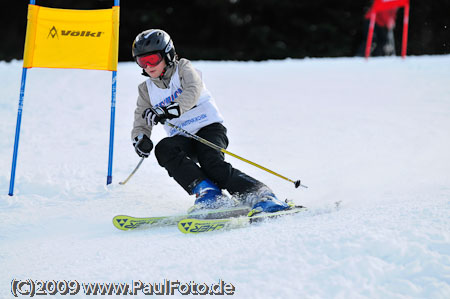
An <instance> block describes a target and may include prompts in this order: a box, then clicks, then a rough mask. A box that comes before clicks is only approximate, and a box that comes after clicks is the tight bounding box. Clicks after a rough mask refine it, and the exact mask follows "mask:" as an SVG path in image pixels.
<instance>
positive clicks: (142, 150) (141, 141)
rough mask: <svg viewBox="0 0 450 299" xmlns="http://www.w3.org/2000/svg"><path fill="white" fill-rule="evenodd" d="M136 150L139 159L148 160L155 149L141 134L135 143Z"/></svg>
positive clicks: (148, 139) (135, 139)
mask: <svg viewBox="0 0 450 299" xmlns="http://www.w3.org/2000/svg"><path fill="white" fill-rule="evenodd" d="M133 146H134V150H135V151H136V154H138V156H139V157H141V158H142V157H144V158H148V156H150V152H151V151H152V149H153V142H152V141H151V140H150V138H148V137H147V136H146V135H144V134H139V135H138V136H136V137H135V138H134V141H133Z"/></svg>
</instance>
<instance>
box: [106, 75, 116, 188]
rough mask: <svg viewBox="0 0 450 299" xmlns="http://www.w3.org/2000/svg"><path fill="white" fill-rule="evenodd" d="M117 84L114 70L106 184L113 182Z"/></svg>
mask: <svg viewBox="0 0 450 299" xmlns="http://www.w3.org/2000/svg"><path fill="white" fill-rule="evenodd" d="M116 86H117V71H113V72H112V85H111V122H110V128H109V158H108V175H107V177H106V185H109V184H111V183H112V164H113V151H114V123H115V118H116Z"/></svg>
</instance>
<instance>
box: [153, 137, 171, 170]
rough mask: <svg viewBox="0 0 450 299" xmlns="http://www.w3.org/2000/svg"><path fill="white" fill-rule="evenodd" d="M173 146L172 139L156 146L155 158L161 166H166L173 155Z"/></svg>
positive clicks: (163, 140) (167, 139)
mask: <svg viewBox="0 0 450 299" xmlns="http://www.w3.org/2000/svg"><path fill="white" fill-rule="evenodd" d="M173 150H174V148H173V145H172V144H171V140H170V138H164V139H162V140H161V141H160V142H158V144H157V145H156V146H155V157H156V160H158V163H159V165H161V166H164V165H165V163H166V162H167V161H169V160H170V159H171V158H170V157H171V155H173Z"/></svg>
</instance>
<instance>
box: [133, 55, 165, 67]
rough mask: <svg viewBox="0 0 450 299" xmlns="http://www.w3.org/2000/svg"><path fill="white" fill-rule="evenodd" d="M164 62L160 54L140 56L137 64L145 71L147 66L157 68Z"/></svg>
mask: <svg viewBox="0 0 450 299" xmlns="http://www.w3.org/2000/svg"><path fill="white" fill-rule="evenodd" d="M162 60H163V58H162V56H161V54H160V53H154V54H150V55H146V56H138V57H137V58H136V62H137V64H138V65H139V66H140V67H141V68H143V69H145V68H146V67H147V65H149V66H157V65H158V64H159V63H160V62H161V61H162Z"/></svg>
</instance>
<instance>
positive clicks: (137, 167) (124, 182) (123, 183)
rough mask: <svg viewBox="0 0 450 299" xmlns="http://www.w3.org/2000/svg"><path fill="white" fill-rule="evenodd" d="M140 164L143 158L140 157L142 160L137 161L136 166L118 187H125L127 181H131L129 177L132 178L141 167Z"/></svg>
mask: <svg viewBox="0 0 450 299" xmlns="http://www.w3.org/2000/svg"><path fill="white" fill-rule="evenodd" d="M142 162H144V157H142V159H141V160H140V161H139V163H138V165H137V166H136V168H135V169H134V170H133V171H132V172H131V174H130V175H129V176H128V177H127V178H126V179H125V181H123V182H119V185H125V184H126V183H127V182H128V180H129V179H131V177H132V176H133V174H135V172H136V171H137V170H138V169H139V166H141V164H142Z"/></svg>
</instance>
